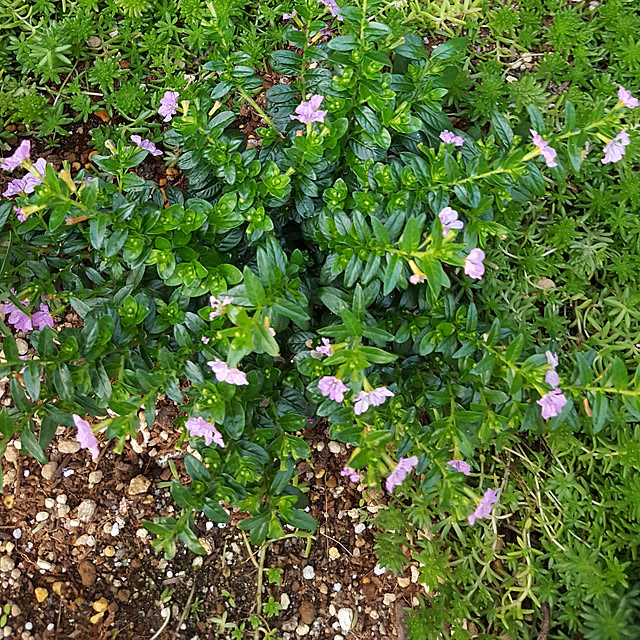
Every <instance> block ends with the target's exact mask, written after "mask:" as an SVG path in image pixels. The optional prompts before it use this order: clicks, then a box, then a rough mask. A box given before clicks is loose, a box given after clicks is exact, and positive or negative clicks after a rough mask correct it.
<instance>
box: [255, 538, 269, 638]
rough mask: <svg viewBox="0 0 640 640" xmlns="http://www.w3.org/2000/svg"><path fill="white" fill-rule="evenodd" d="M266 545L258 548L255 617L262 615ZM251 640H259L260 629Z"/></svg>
mask: <svg viewBox="0 0 640 640" xmlns="http://www.w3.org/2000/svg"><path fill="white" fill-rule="evenodd" d="M268 544H269V543H268V542H267V543H263V545H262V546H261V547H260V555H259V556H258V577H257V579H256V583H257V584H256V615H257V616H260V615H262V580H263V578H264V559H265V557H266V555H267V546H268ZM253 640H260V627H258V628H257V629H256V630H255V631H254V632H253Z"/></svg>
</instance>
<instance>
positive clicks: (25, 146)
mask: <svg viewBox="0 0 640 640" xmlns="http://www.w3.org/2000/svg"><path fill="white" fill-rule="evenodd" d="M30 153H31V141H30V140H23V141H22V142H21V143H20V144H19V146H18V148H17V149H16V150H15V151H14V152H13V155H12V156H9V157H8V158H5V159H4V162H3V163H2V169H4V170H5V171H13V170H14V169H17V168H18V167H19V166H20V165H21V164H22V163H23V162H24V161H25V160H28V159H29V155H30Z"/></svg>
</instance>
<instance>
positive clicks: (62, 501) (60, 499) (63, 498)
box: [56, 493, 68, 504]
mask: <svg viewBox="0 0 640 640" xmlns="http://www.w3.org/2000/svg"><path fill="white" fill-rule="evenodd" d="M67 499H68V498H67V494H66V493H61V494H60V495H59V496H57V497H56V502H57V503H58V504H67Z"/></svg>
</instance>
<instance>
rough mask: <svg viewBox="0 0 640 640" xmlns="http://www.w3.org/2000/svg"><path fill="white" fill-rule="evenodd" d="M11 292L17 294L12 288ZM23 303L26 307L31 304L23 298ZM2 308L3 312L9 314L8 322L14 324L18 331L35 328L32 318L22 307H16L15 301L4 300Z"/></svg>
mask: <svg viewBox="0 0 640 640" xmlns="http://www.w3.org/2000/svg"><path fill="white" fill-rule="evenodd" d="M11 293H13V294H15V290H14V289H11ZM22 304H23V305H24V306H25V307H28V306H29V303H28V302H27V301H26V300H23V301H22ZM0 309H1V310H2V313H7V314H9V317H8V318H7V322H8V323H9V324H11V325H13V326H14V327H15V328H16V329H17V330H18V331H24V332H25V333H27V332H28V331H31V330H32V329H33V325H32V323H31V318H30V317H29V316H28V315H27V314H26V313H25V312H24V311H22V309H19V308H18V307H16V306H15V305H14V304H13V302H10V301H9V300H7V301H6V302H3V303H2V306H1V307H0Z"/></svg>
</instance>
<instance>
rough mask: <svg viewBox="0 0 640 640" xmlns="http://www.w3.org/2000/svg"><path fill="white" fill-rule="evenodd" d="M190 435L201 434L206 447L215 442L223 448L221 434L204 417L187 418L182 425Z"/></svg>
mask: <svg viewBox="0 0 640 640" xmlns="http://www.w3.org/2000/svg"><path fill="white" fill-rule="evenodd" d="M184 426H185V427H186V428H187V429H188V430H189V433H190V434H191V435H192V436H201V437H202V438H204V443H205V444H206V445H207V447H208V446H209V445H210V444H211V443H212V442H215V443H216V444H217V445H218V446H220V447H222V448H223V449H224V440H223V439H222V434H221V433H220V432H219V431H218V430H217V429H216V427H215V425H214V424H211V422H207V421H206V420H205V419H204V418H200V417H198V418H189V419H188V420H187V422H186V423H185V425H184Z"/></svg>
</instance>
